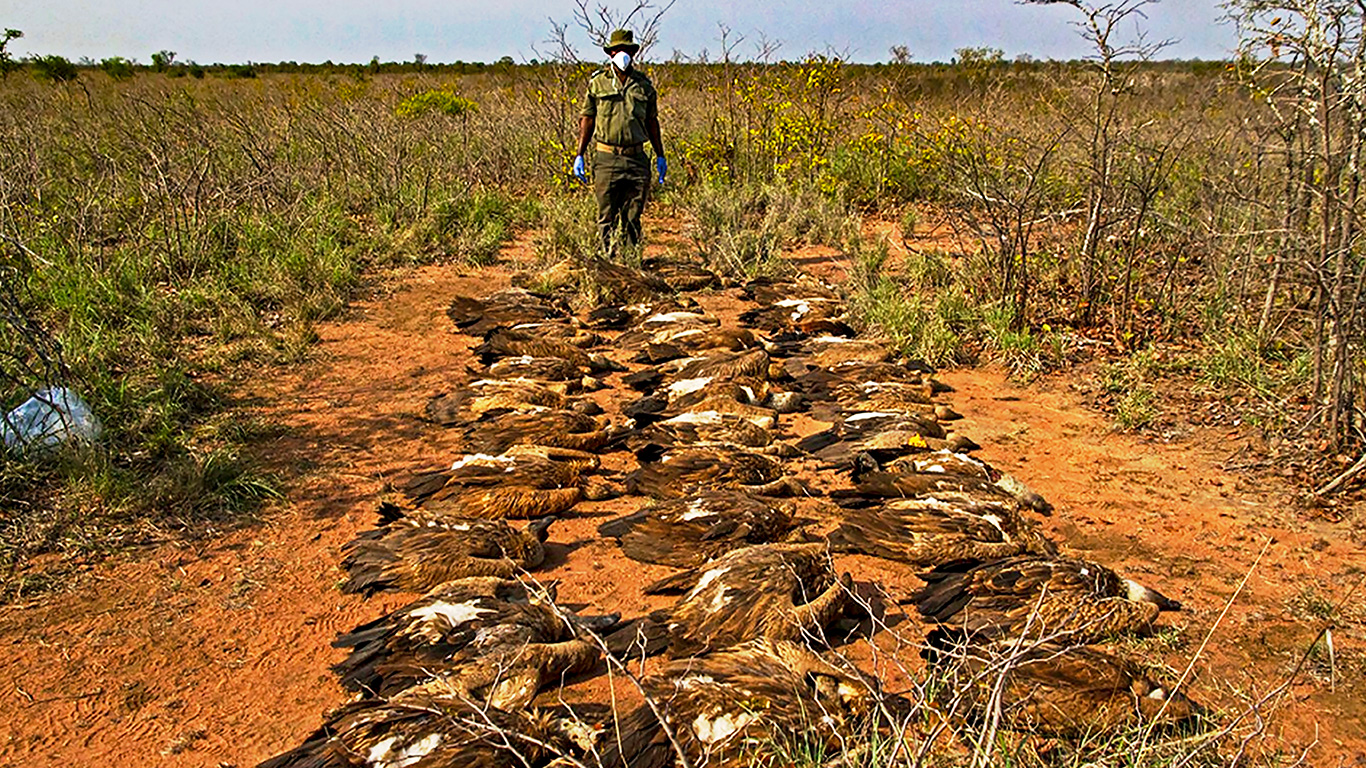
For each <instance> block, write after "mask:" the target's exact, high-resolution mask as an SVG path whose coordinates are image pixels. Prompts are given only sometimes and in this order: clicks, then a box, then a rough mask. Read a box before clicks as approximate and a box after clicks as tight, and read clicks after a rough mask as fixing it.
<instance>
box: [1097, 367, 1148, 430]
mask: <svg viewBox="0 0 1366 768" xmlns="http://www.w3.org/2000/svg"><path fill="white" fill-rule="evenodd" d="M1158 372H1159V368H1158V365H1157V361H1156V358H1155V357H1154V355H1153V352H1152V350H1151V349H1146V348H1145V349H1142V350H1139V351H1137V352H1135V353H1133V354H1132V355H1130V356H1129V357H1126V358H1123V359H1122V360H1120V361H1118V362H1115V363H1112V364H1110V365H1109V366H1107V367H1106V368H1105V371H1104V373H1103V376H1102V386H1103V387H1104V389H1105V392H1106V393H1107V394H1109V395H1110V397H1111V398H1113V402H1114V406H1113V407H1114V413H1115V426H1116V427H1117V428H1119V429H1121V430H1125V431H1135V430H1140V429H1145V428H1147V427H1149V426H1152V424H1153V422H1154V421H1156V419H1157V417H1158V416H1159V415H1160V414H1161V409H1160V408H1159V407H1158V401H1157V390H1156V389H1155V388H1154V386H1153V380H1154V377H1155V376H1156V375H1157V374H1158Z"/></svg>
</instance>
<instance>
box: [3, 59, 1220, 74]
mask: <svg viewBox="0 0 1366 768" xmlns="http://www.w3.org/2000/svg"><path fill="white" fill-rule="evenodd" d="M799 63H800V62H796V61H786V60H782V61H773V62H733V63H732V64H731V65H735V64H743V65H744V66H745V67H747V68H750V69H753V68H759V69H763V68H768V67H773V68H782V67H791V66H796V65H798V64H799ZM1230 63H1231V62H1229V61H1225V60H1212V59H1208V60H1207V59H1169V60H1162V61H1150V62H1146V63H1144V64H1142V65H1141V69H1143V70H1146V71H1149V72H1153V73H1159V72H1161V73H1172V72H1185V73H1190V74H1196V75H1201V74H1217V73H1219V72H1223V71H1225V70H1226V69H1227V68H1228V67H1229V66H1230ZM15 64H17V65H18V66H16V67H15V69H18V68H21V67H28V68H29V69H31V70H32V71H33V72H34V73H35V74H37V75H39V76H49V77H51V76H52V75H53V74H54V73H71V74H75V73H77V72H80V71H104V72H106V73H108V74H109V75H110V76H112V77H114V78H116V79H123V78H128V77H132V76H134V75H137V74H140V73H160V74H164V75H167V76H170V77H196V78H202V77H205V76H206V75H207V76H216V77H256V76H258V75H267V74H310V75H312V74H318V75H350V76H353V77H365V76H368V75H392V74H417V73H423V74H435V75H477V74H484V73H497V72H509V71H514V70H536V69H546V68H552V67H555V66H557V64H556V63H553V62H540V61H537V60H536V59H532V60H530V61H528V62H518V61H516V60H514V59H513V58H512V57H511V56H504V57H503V58H501V59H499V60H498V61H495V62H482V61H455V62H447V63H428V62H425V61H424V62H418V61H402V62H400V61H379V60H378V59H374V60H371V61H370V62H368V63H364V64H360V63H338V62H333V61H324V62H322V63H310V62H296V61H280V62H248V63H245V64H223V63H214V64H200V63H197V62H194V61H184V62H180V61H169V62H155V63H152V64H141V63H138V62H137V61H136V60H133V59H125V58H122V57H113V58H109V59H104V60H101V61H94V60H92V59H89V58H83V59H81V60H79V61H76V62H71V61H69V60H67V59H65V58H63V57H61V56H31V57H28V58H24V59H20V60H18V61H16V62H15ZM646 66H649V67H655V68H658V67H667V68H670V69H675V68H677V69H683V70H694V71H710V70H719V69H722V68H724V67H726V66H730V65H727V64H725V63H720V62H684V61H667V62H654V63H648V64H646ZM1089 66H1091V63H1090V62H1088V61H1083V60H1070V61H1063V60H1054V59H1048V60H1040V59H1029V58H1027V57H1026V58H1022V59H1015V60H997V61H986V62H983V61H966V62H965V61H960V60H954V61H951V62H929V63H920V62H877V63H872V64H851V63H846V64H845V67H846V68H847V71H848V72H849V74H851V75H854V76H857V75H858V74H859V73H861V72H862V73H867V74H873V73H878V72H885V71H886V70H889V69H895V68H901V69H904V70H905V71H906V72H907V73H908V74H915V75H917V76H925V75H930V76H933V75H934V74H936V73H940V72H942V73H950V72H959V71H961V70H962V69H964V68H973V69H979V70H981V69H986V70H993V71H998V72H1002V73H1016V74H1029V73H1042V72H1048V71H1070V70H1076V69H1084V68H1087V67H1089ZM53 79H58V80H61V79H69V78H64V77H60V76H58V77H54V78H53Z"/></svg>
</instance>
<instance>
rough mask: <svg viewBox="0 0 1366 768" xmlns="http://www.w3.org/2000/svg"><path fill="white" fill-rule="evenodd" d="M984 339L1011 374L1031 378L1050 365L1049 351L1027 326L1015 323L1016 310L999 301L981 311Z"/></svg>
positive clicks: (1026, 379) (1022, 378)
mask: <svg viewBox="0 0 1366 768" xmlns="http://www.w3.org/2000/svg"><path fill="white" fill-rule="evenodd" d="M982 328H983V342H984V344H985V345H986V347H987V349H988V350H989V351H990V352H991V353H992V356H993V357H995V358H996V359H997V360H998V361H1000V363H1001V364H1002V365H1004V366H1005V367H1006V370H1007V371H1009V372H1010V375H1011V376H1013V377H1015V378H1018V379H1020V380H1022V381H1032V380H1034V379H1035V378H1037V377H1038V376H1039V375H1040V374H1042V373H1043V372H1044V371H1045V370H1047V369H1048V368H1049V366H1050V362H1051V361H1050V357H1049V354H1048V352H1049V350H1048V348H1047V347H1045V346H1044V345H1043V344H1041V343H1040V341H1039V338H1038V336H1036V335H1035V333H1034V332H1033V330H1031V329H1030V328H1029V327H1028V326H1021V325H1020V324H1018V323H1017V322H1016V319H1015V310H1014V308H1013V307H1011V306H1010V305H1009V304H1006V303H998V304H992V305H989V306H987V307H985V308H984V310H983V312H982Z"/></svg>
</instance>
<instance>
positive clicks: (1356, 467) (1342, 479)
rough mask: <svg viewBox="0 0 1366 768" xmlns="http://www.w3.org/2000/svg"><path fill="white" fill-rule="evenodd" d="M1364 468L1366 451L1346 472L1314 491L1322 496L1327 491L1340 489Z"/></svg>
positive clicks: (1316, 494) (1365, 466)
mask: <svg viewBox="0 0 1366 768" xmlns="http://www.w3.org/2000/svg"><path fill="white" fill-rule="evenodd" d="M1363 469H1366V453H1363V454H1361V458H1359V459H1357V460H1356V463H1355V464H1353V465H1352V466H1350V467H1348V468H1347V471H1346V472H1343V473H1342V474H1340V475H1338V476H1337V477H1335V478H1333V479H1332V480H1331V481H1329V482H1328V484H1327V485H1325V486H1323V487H1322V488H1320V489H1318V490H1317V491H1314V495H1315V496H1322V495H1324V494H1326V493H1332V492H1333V491H1336V490H1338V489H1339V488H1341V487H1342V486H1344V485H1346V484H1347V483H1348V482H1349V481H1350V480H1351V479H1352V478H1354V477H1356V476H1357V475H1358V474H1360V473H1361V470H1363Z"/></svg>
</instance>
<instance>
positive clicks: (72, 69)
mask: <svg viewBox="0 0 1366 768" xmlns="http://www.w3.org/2000/svg"><path fill="white" fill-rule="evenodd" d="M32 63H33V71H34V72H35V73H37V75H38V77H41V78H43V79H45V80H51V81H52V82H54V83H67V82H70V81H72V80H75V79H76V78H77V77H79V76H80V74H81V73H80V71H79V70H77V69H76V65H75V64H72V63H71V60H70V59H67V58H66V57H65V56H58V55H56V54H51V55H48V56H37V57H34V59H33V62H32Z"/></svg>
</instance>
